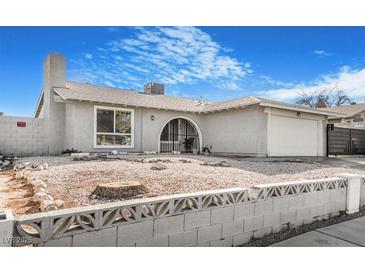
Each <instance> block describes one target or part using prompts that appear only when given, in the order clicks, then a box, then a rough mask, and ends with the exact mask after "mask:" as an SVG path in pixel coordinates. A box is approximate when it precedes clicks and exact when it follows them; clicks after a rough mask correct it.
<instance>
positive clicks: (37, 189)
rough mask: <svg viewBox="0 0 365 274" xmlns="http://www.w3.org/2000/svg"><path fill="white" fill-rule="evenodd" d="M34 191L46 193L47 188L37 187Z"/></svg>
mask: <svg viewBox="0 0 365 274" xmlns="http://www.w3.org/2000/svg"><path fill="white" fill-rule="evenodd" d="M34 192H36V193H46V192H47V189H46V188H44V187H36V188H35V190H34Z"/></svg>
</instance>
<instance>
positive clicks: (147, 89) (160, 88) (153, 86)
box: [144, 82, 165, 95]
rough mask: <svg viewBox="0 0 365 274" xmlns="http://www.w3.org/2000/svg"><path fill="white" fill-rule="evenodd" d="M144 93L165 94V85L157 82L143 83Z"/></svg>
mask: <svg viewBox="0 0 365 274" xmlns="http://www.w3.org/2000/svg"><path fill="white" fill-rule="evenodd" d="M144 93H145V94H159V95H164V94H165V87H164V85H163V84H158V83H153V82H151V83H148V84H145V85H144Z"/></svg>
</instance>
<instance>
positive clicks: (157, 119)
mask: <svg viewBox="0 0 365 274" xmlns="http://www.w3.org/2000/svg"><path fill="white" fill-rule="evenodd" d="M152 115H153V116H154V120H152V119H151V116H152ZM142 116H143V133H142V134H143V139H142V141H143V151H158V145H159V136H160V133H161V131H162V128H163V127H164V126H165V125H166V124H167V123H168V122H169V121H170V120H171V119H173V118H176V117H180V118H187V119H190V120H192V121H194V122H195V123H196V124H197V126H198V127H199V129H200V130H201V129H202V125H203V122H202V115H199V114H191V113H183V112H178V111H165V110H154V109H143V110H142ZM202 136H203V145H204V142H205V141H204V139H205V133H204V132H202Z"/></svg>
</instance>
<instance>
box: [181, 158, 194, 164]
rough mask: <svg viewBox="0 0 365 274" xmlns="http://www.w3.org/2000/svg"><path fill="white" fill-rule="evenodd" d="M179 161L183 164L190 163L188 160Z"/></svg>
mask: <svg viewBox="0 0 365 274" xmlns="http://www.w3.org/2000/svg"><path fill="white" fill-rule="evenodd" d="M179 161H180V162H182V163H184V164H189V163H191V161H190V160H187V159H180V160H179Z"/></svg>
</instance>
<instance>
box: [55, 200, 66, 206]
mask: <svg viewBox="0 0 365 274" xmlns="http://www.w3.org/2000/svg"><path fill="white" fill-rule="evenodd" d="M54 202H55V205H56V207H57V208H63V207H64V206H65V202H64V201H62V200H60V199H57V200H55V201H54Z"/></svg>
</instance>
